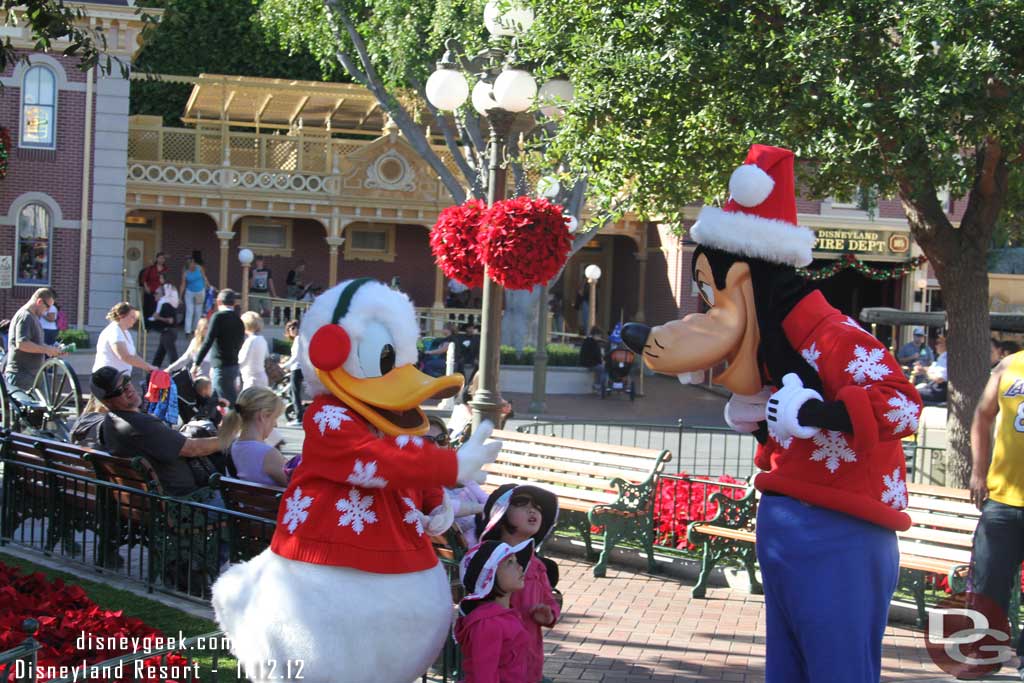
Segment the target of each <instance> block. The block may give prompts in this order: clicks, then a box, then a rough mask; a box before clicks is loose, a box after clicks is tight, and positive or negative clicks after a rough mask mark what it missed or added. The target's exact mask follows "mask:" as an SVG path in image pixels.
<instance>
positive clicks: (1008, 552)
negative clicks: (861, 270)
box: [971, 351, 1024, 677]
mask: <svg viewBox="0 0 1024 683" xmlns="http://www.w3.org/2000/svg"><path fill="white" fill-rule="evenodd" d="M993 426H994V427H995V446H994V447H993V443H992V441H993V438H992V437H993ZM971 450H972V452H973V454H974V458H973V473H972V474H971V500H972V501H973V502H974V504H975V505H977V506H978V508H979V509H980V510H981V520H980V521H979V522H978V528H977V529H976V530H975V532H974V553H973V561H972V565H973V566H972V568H971V591H972V592H974V593H980V594H982V595H985V596H986V597H988V598H989V599H991V600H992V601H994V602H995V603H996V604H997V605H999V606H1000V607H1002V609H1003V610H1004V611H1006V610H1007V609H1008V608H1009V603H1010V588H1011V586H1012V585H1013V582H1014V581H1019V580H1020V578H1019V572H1020V564H1021V561H1024V351H1019V352H1017V353H1015V354H1013V355H1010V356H1007V357H1005V358H1003V359H1002V360H1001V361H1000V362H999V364H998V365H996V366H995V368H993V370H992V375H991V377H989V380H988V384H986V385H985V391H984V393H983V394H982V396H981V400H980V401H979V402H978V407H977V409H976V410H975V411H974V423H973V424H972V425H971ZM990 454H991V457H990ZM1021 643H1022V645H1018V648H1017V656H1018V657H1021V658H1022V659H1021V664H1022V665H1024V638H1022V639H1021ZM1021 672H1022V677H1024V668H1022V669H1021Z"/></svg>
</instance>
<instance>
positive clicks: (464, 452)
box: [455, 420, 502, 484]
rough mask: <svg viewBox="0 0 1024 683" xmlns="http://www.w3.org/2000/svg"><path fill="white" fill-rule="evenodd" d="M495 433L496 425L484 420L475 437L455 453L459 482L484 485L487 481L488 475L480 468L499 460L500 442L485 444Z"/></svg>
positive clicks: (476, 430) (474, 431)
mask: <svg viewBox="0 0 1024 683" xmlns="http://www.w3.org/2000/svg"><path fill="white" fill-rule="evenodd" d="M493 431H494V423H493V422H491V421H490V420H484V421H483V422H481V423H480V426H479V427H477V428H476V429H475V430H473V435H472V436H471V437H469V441H467V442H466V443H464V444H462V447H461V448H459V450H458V451H456V452H455V455H456V457H457V458H458V460H459V474H458V481H459V483H460V484H466V483H468V482H471V481H475V482H476V483H478V484H482V483H484V481H485V480H486V479H487V473H486V472H481V471H480V468H481V467H483V466H484V465H486V464H487V463H489V462H494V461H495V460H497V458H498V453H499V452H500V451H501V446H502V444H501V442H500V441H491V442H490V443H484V442H485V441H487V439H489V438H490V436H491V432H493Z"/></svg>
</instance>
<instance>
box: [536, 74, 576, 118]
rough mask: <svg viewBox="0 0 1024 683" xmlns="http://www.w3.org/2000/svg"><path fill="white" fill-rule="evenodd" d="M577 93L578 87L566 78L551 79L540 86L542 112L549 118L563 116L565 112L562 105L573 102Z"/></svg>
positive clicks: (539, 96)
mask: <svg viewBox="0 0 1024 683" xmlns="http://www.w3.org/2000/svg"><path fill="white" fill-rule="evenodd" d="M575 93H576V89H575V88H573V85H572V83H570V82H569V81H567V80H566V79H564V78H553V79H551V80H550V81H548V82H547V83H545V84H544V85H542V86H540V92H539V93H538V94H537V99H538V100H540V110H541V112H542V113H543V114H544V116H547V117H548V118H549V119H558V118H561V117H562V116H563V115H564V114H565V111H564V110H563V109H562V106H563V105H566V104H569V103H570V102H572V98H573V96H574V95H575Z"/></svg>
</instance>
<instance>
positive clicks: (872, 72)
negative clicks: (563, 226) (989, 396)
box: [531, 0, 1024, 484]
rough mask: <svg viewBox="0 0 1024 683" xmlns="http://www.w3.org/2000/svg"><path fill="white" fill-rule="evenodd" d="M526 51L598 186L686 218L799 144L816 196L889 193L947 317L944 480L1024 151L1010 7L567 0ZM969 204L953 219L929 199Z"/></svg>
mask: <svg viewBox="0 0 1024 683" xmlns="http://www.w3.org/2000/svg"><path fill="white" fill-rule="evenodd" d="M538 11H539V21H538V24H536V25H535V27H534V31H532V32H531V33H532V36H533V39H534V43H533V49H532V51H533V53H534V54H535V55H536V56H537V57H538V58H542V59H546V60H548V61H553V62H557V64H558V66H560V67H561V68H563V69H564V70H565V71H566V72H567V73H568V74H569V76H570V77H571V78H572V80H573V82H574V83H575V84H576V88H577V99H576V102H575V104H574V106H573V108H572V112H571V113H570V115H569V116H568V117H567V118H566V120H565V121H564V122H563V125H562V126H561V128H560V130H559V131H558V135H557V139H556V140H555V142H554V144H553V145H552V147H551V149H552V152H553V153H556V154H560V155H569V156H571V157H572V158H574V159H576V160H577V162H579V167H580V168H585V169H586V172H587V174H588V180H589V181H590V183H591V184H592V185H593V186H595V187H596V188H597V190H598V194H599V195H604V196H613V195H614V193H615V192H616V191H620V190H621V189H622V188H624V187H625V188H626V189H627V190H628V191H629V194H630V198H631V200H632V203H633V204H634V205H635V206H636V207H640V208H644V209H646V210H648V211H650V212H658V213H661V214H663V215H665V216H667V217H669V218H670V219H675V220H676V221H677V222H678V223H681V217H682V207H684V206H686V205H687V204H690V203H692V202H694V201H699V200H705V201H714V200H720V199H721V198H722V194H723V192H724V190H725V188H726V187H727V180H728V176H729V173H730V172H731V171H732V169H733V168H735V166H736V165H737V164H738V163H739V162H740V161H741V160H742V158H743V154H744V152H745V150H746V148H747V146H748V145H749V144H750V143H752V142H761V143H767V144H776V145H780V146H784V147H789V148H790V149H793V150H794V151H795V152H796V154H797V157H798V158H799V159H801V160H803V161H805V162H806V163H804V164H803V165H802V167H801V169H800V170H801V174H802V179H803V182H804V183H805V186H806V187H807V188H808V191H809V192H810V193H811V194H812V195H816V196H826V195H849V194H851V192H852V191H853V190H854V188H856V187H865V188H876V190H877V192H878V193H879V195H881V196H893V197H898V198H899V199H900V200H901V202H902V204H903V207H904V209H905V211H906V213H907V217H908V220H909V222H910V225H911V229H912V231H913V234H914V237H915V239H916V240H917V242H918V243H919V244H920V245H921V247H922V248H923V249H924V251H925V254H926V255H927V256H928V258H929V260H930V261H931V263H932V265H933V267H934V268H935V270H936V273H937V276H938V279H939V281H940V283H941V284H942V288H943V298H944V300H945V301H946V306H947V313H948V318H949V336H948V339H949V353H950V356H949V376H950V384H951V392H950V396H951V398H950V425H949V426H950V438H951V446H952V449H953V450H954V452H955V453H956V454H957V457H955V458H954V461H953V462H952V463H951V467H950V471H951V472H952V473H953V477H952V481H953V482H954V483H961V484H962V483H964V482H965V481H966V477H967V473H968V471H969V460H968V459H967V455H968V453H969V435H968V432H967V430H968V427H969V425H970V422H971V418H972V414H973V410H974V405H975V403H976V400H977V397H978V396H979V395H980V392H981V389H982V387H983V385H984V382H985V378H986V376H987V363H986V359H987V353H988V341H987V340H988V336H989V330H988V315H987V309H988V294H987V292H988V282H987V277H986V256H987V251H988V249H989V246H990V244H991V241H992V236H993V231H994V229H995V226H996V223H997V219H998V217H999V215H1000V213H1001V210H1002V209H1003V206H1004V203H1005V202H1006V200H1007V195H1008V187H1010V186H1012V185H1014V184H1016V183H1019V182H1020V181H1019V178H1018V176H1019V174H1020V155H1021V152H1022V148H1024V87H1022V86H1024V82H1022V80H1024V2H1021V1H1020V0H960V1H958V2H948V1H947V0H915V1H914V2H905V1H903V0H838V1H834V2H825V1H824V0H821V1H818V2H812V1H807V0H752V1H750V2H733V1H727V2H721V3H708V2H704V1H703V0H630V1H629V2H619V1H617V0H599V1H596V2H595V1H594V0H559V1H558V2H544V3H541V4H539V5H538ZM942 189H949V190H950V192H951V194H952V195H953V196H954V197H959V198H962V199H963V200H964V201H965V202H966V213H965V214H964V215H963V218H962V220H961V221H960V223H959V225H958V226H957V225H954V224H953V223H952V222H951V220H950V219H949V217H948V216H946V215H945V214H944V213H943V211H942V207H941V203H940V202H939V200H938V192H939V191H940V190H942Z"/></svg>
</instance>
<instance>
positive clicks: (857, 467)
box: [754, 291, 921, 530]
mask: <svg viewBox="0 0 1024 683" xmlns="http://www.w3.org/2000/svg"><path fill="white" fill-rule="evenodd" d="M782 329H783V331H784V332H785V334H786V338H787V339H788V340H789V343H790V344H792V346H793V348H794V349H796V350H797V351H799V352H800V355H802V356H803V357H804V360H806V361H807V363H808V364H810V365H811V367H813V368H814V369H815V370H816V371H817V372H818V376H819V377H821V382H822V385H823V387H824V389H823V391H822V396H823V398H824V399H825V400H826V401H841V402H842V403H843V404H844V405H845V406H846V410H847V412H848V413H849V415H850V422H851V423H852V425H853V433H852V434H845V433H842V432H835V431H828V430H821V431H820V432H818V433H817V434H815V435H814V437H813V438H810V439H798V438H793V439H790V440H788V441H787V442H786V443H779V442H778V441H777V440H776V439H775V438H774V437H772V438H770V439H769V440H768V443H766V444H764V445H763V446H761V447H760V448H758V451H757V455H756V456H755V462H756V464H757V466H758V467H759V468H761V469H762V470H767V471H765V472H762V473H760V474H758V475H757V478H756V479H755V482H754V484H755V486H757V488H758V489H759V490H761V491H775V492H777V493H782V494H785V495H787V496H791V497H793V498H796V499H798V500H802V501H804V502H807V503H810V504H812V505H817V506H820V507H824V508H829V509H831V510H837V511H839V512H843V513H845V514H848V515H851V516H853V517H859V518H860V519H864V520H867V521H869V522H872V523H874V524H878V525H880V526H883V527H886V528H889V529H895V530H904V529H908V528H909V527H910V517H909V516H908V515H907V514H906V513H905V512H903V509H904V508H906V507H907V485H906V460H905V457H904V455H903V446H902V444H901V443H900V439H902V438H903V437H905V436H909V435H910V434H913V433H914V432H916V431H917V421H918V416H919V415H920V413H921V397H920V396H919V395H918V393H917V390H916V389H915V388H914V386H913V385H912V384H911V383H910V382H909V381H907V379H906V378H905V377H904V376H903V372H902V370H901V369H900V366H899V364H898V363H897V362H896V359H895V358H893V357H892V355H891V354H890V353H889V352H888V351H887V350H886V348H885V347H884V346H883V345H882V343H881V342H879V341H878V340H877V339H875V338H874V337H873V336H872V335H871V334H869V333H868V332H867V331H866V330H865V329H864V328H862V327H861V326H860V325H858V324H857V322H856V321H855V320H853V319H852V318H850V317H848V316H846V315H843V314H842V313H840V312H839V311H838V310H836V309H835V308H833V307H832V306H830V305H829V304H828V302H827V301H826V300H825V297H824V296H822V295H821V293H820V292H817V291H815V292H812V293H811V294H808V295H807V296H806V297H804V298H803V299H801V300H800V303H798V304H797V305H796V306H795V307H794V308H793V310H792V311H790V313H789V315H787V316H786V318H785V320H783V321H782ZM773 379H774V380H775V381H779V380H780V378H773Z"/></svg>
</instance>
